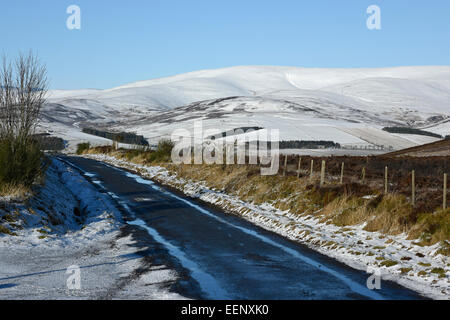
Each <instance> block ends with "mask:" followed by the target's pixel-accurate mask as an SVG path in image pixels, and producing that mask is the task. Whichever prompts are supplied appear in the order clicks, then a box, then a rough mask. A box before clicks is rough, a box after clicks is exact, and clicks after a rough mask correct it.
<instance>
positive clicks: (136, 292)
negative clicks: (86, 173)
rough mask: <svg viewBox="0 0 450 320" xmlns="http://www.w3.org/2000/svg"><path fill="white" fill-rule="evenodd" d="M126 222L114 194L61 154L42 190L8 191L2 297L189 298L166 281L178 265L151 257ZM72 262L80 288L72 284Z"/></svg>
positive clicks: (1, 232)
mask: <svg viewBox="0 0 450 320" xmlns="http://www.w3.org/2000/svg"><path fill="white" fill-rule="evenodd" d="M124 226H125V224H124V223H123V221H122V218H121V213H120V211H119V210H118V209H117V208H116V207H115V205H114V203H113V202H112V199H111V198H110V197H109V196H108V195H106V194H103V193H101V192H99V191H98V190H97V189H96V188H95V186H94V185H92V184H91V183H90V182H89V181H88V180H86V179H85V178H84V177H83V176H82V175H81V174H80V173H79V172H78V171H77V170H75V169H74V168H72V167H70V166H68V165H66V164H65V163H63V162H61V161H59V160H57V159H53V161H52V163H51V165H50V167H49V168H48V170H47V172H46V179H45V183H44V184H43V185H42V186H41V187H39V188H37V189H36V193H35V195H34V196H32V197H30V198H29V199H28V200H26V201H22V202H18V201H12V200H11V199H6V198H3V199H0V227H2V229H0V299H99V298H100V299H181V298H183V297H181V296H180V295H178V294H176V293H173V292H170V291H169V289H168V288H167V285H166V284H167V283H173V282H175V281H177V278H178V275H177V273H176V272H175V271H174V270H172V269H169V268H167V267H166V266H164V265H152V264H149V263H148V259H146V256H145V254H142V253H141V252H140V251H142V250H141V248H139V246H137V245H136V241H135V240H134V239H133V237H132V236H131V235H129V234H128V235H125V234H124V233H123V232H122V228H123V227H124ZM71 266H77V267H79V268H80V269H79V270H80V276H81V278H80V280H81V286H80V288H75V289H73V288H69V286H68V282H67V281H68V279H69V277H70V273H68V267H71ZM137 270H139V272H137ZM160 284H161V285H160Z"/></svg>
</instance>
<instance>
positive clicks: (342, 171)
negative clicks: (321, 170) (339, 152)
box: [340, 162, 345, 184]
mask: <svg viewBox="0 0 450 320" xmlns="http://www.w3.org/2000/svg"><path fill="white" fill-rule="evenodd" d="M344 166H345V164H344V162H342V166H341V180H340V182H341V184H343V183H344Z"/></svg>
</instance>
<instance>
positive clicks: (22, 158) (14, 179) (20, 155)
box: [0, 140, 43, 187]
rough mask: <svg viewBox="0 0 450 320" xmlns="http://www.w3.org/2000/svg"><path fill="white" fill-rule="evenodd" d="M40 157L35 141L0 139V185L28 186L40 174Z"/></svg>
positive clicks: (40, 153)
mask: <svg viewBox="0 0 450 320" xmlns="http://www.w3.org/2000/svg"><path fill="white" fill-rule="evenodd" d="M42 157H43V154H42V152H41V151H40V148H39V145H38V143H36V142H29V143H26V144H22V143H18V142H17V141H15V140H2V141H0V186H1V185H14V186H20V185H21V186H25V187H30V186H31V185H32V184H33V182H34V181H35V180H36V178H37V177H38V176H39V175H41V174H42Z"/></svg>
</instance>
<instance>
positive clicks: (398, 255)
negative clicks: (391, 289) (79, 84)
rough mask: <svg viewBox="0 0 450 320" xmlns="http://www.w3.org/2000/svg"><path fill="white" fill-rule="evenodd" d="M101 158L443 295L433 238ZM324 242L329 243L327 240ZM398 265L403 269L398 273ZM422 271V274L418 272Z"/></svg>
mask: <svg viewBox="0 0 450 320" xmlns="http://www.w3.org/2000/svg"><path fill="white" fill-rule="evenodd" d="M87 157H89V158H93V159H96V160H99V161H104V162H107V163H110V164H112V165H115V166H117V167H123V168H127V169H130V170H134V171H137V172H139V173H140V174H141V175H143V176H144V177H146V178H149V179H152V180H155V181H158V182H160V183H162V184H166V185H169V186H171V187H173V188H176V189H179V190H180V191H182V192H183V193H185V194H186V195H188V196H190V197H193V198H198V199H200V200H202V201H205V202H207V203H211V204H213V205H217V206H219V207H221V208H223V209H224V210H227V211H229V212H231V213H234V214H236V215H238V216H240V217H242V218H244V219H246V220H248V221H250V222H252V223H254V224H256V225H258V226H260V227H262V228H264V229H267V230H270V231H273V232H276V233H278V234H280V235H283V236H285V237H287V238H289V239H291V240H294V241H298V242H300V243H303V244H305V245H307V246H308V247H310V248H312V249H314V250H317V251H318V252H320V253H321V254H324V255H327V256H329V257H332V258H335V259H336V260H338V261H340V262H342V263H344V264H346V265H348V266H350V267H353V268H355V269H358V270H364V271H367V270H378V271H379V272H380V273H381V276H382V278H383V280H389V281H393V282H397V283H398V284H400V285H402V286H404V287H407V288H410V289H412V290H415V291H417V292H420V293H421V294H423V295H425V296H428V297H430V298H433V299H449V297H450V287H449V286H448V279H449V277H450V272H449V269H448V258H447V257H445V256H443V255H441V254H438V253H437V250H438V247H439V244H436V245H434V246H430V247H420V246H416V245H414V244H413V243H414V241H413V240H408V239H407V235H405V234H401V235H398V236H387V235H384V234H381V233H378V232H368V231H364V225H358V226H351V227H346V228H341V227H337V226H334V225H330V224H326V223H323V222H320V221H319V220H320V219H318V218H315V217H310V216H299V215H297V214H294V213H291V212H289V211H281V210H278V209H276V208H274V207H273V206H272V205H270V204H268V203H265V204H261V205H256V204H253V203H248V202H244V201H242V200H240V199H239V198H238V197H236V196H233V195H229V194H226V193H225V192H221V191H217V190H211V189H210V188H208V187H207V186H206V185H205V184H204V183H202V182H199V181H186V180H185V179H183V178H180V177H178V176H176V175H174V174H171V173H170V172H168V171H167V170H166V169H165V168H163V167H155V166H153V167H148V166H143V165H138V164H133V163H130V162H126V161H123V160H119V159H116V158H114V157H110V156H106V155H89V156H87ZM327 243H333V245H332V246H329V245H327ZM379 257H383V258H384V259H392V260H395V261H401V263H398V264H397V265H396V266H393V267H379V266H378V260H377V258H379ZM431 268H443V269H445V270H446V274H445V276H444V277H439V276H438V275H437V274H433V273H429V272H426V271H429V270H431ZM402 269H403V270H404V269H407V270H408V272H406V273H404V272H403V271H402ZM423 272H425V275H422V273H423Z"/></svg>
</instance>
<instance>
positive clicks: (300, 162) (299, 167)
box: [297, 157, 302, 178]
mask: <svg viewBox="0 0 450 320" xmlns="http://www.w3.org/2000/svg"><path fill="white" fill-rule="evenodd" d="M301 167H302V157H299V158H298V168H297V178H300V169H301Z"/></svg>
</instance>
